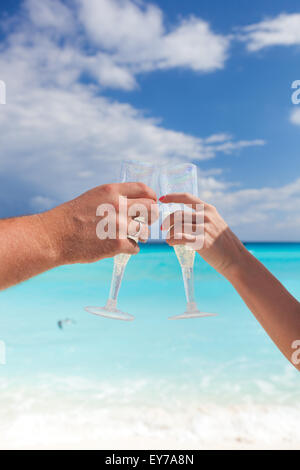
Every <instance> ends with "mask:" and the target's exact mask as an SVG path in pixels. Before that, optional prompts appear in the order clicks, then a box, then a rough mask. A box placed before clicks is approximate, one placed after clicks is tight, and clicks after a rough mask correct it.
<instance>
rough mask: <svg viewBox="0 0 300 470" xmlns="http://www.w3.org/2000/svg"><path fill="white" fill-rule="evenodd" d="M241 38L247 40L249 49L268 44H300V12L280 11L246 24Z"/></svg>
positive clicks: (267, 45) (268, 45) (263, 46)
mask: <svg viewBox="0 0 300 470" xmlns="http://www.w3.org/2000/svg"><path fill="white" fill-rule="evenodd" d="M241 39H242V40H244V41H246V42H247V48H248V49H249V51H258V50H260V49H263V48H265V47H270V46H293V45H300V13H292V14H286V13H282V14H280V15H278V16H276V17H275V18H268V19H265V20H263V21H261V22H259V23H255V24H252V25H249V26H246V27H245V28H243V30H242V34H241Z"/></svg>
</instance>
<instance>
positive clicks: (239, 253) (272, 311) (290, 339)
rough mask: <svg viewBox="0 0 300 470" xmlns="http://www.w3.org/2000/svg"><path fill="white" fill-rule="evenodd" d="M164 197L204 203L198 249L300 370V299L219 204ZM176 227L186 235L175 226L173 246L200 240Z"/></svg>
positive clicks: (169, 224) (170, 221)
mask: <svg viewBox="0 0 300 470" xmlns="http://www.w3.org/2000/svg"><path fill="white" fill-rule="evenodd" d="M161 201H162V202H163V203H171V202H177V203H184V204H192V205H194V206H193V207H194V208H196V205H197V204H203V205H204V214H205V217H204V222H205V224H204V244H203V246H202V248H200V249H199V250H197V251H198V253H199V254H200V255H201V256H202V258H203V259H204V260H205V261H207V262H208V263H209V264H210V265H211V266H212V267H213V268H215V269H216V270H217V271H218V272H219V273H220V274H222V275H223V276H224V277H225V278H226V279H228V281H229V282H230V283H231V284H232V285H233V286H234V288H235V289H236V290H237V292H238V293H239V295H240V296H241V297H242V299H243V300H244V302H245V303H246V304H247V306H248V307H249V309H250V310H251V312H252V313H253V314H254V315H255V317H256V318H257V320H258V321H259V322H260V324H261V325H262V326H263V328H264V329H265V330H266V332H267V333H268V335H269V336H270V337H271V338H272V340H273V341H274V343H275V344H276V345H277V346H278V348H279V349H280V350H281V351H282V353H283V354H284V355H285V356H286V357H287V359H288V360H289V361H291V362H292V363H293V365H294V366H295V367H297V368H298V369H299V370H300V364H295V363H294V361H292V357H293V353H295V349H294V347H295V346H293V345H294V344H295V342H296V341H299V340H300V303H299V302H298V301H297V300H296V299H295V298H294V297H293V296H292V295H291V294H290V293H289V292H288V291H287V290H286V289H285V287H284V286H283V285H282V284H281V283H280V282H279V281H278V280H277V279H276V278H275V277H274V276H273V275H272V274H271V273H270V272H269V271H268V270H267V269H266V268H265V267H264V266H263V265H262V264H261V263H260V262H259V261H258V260H257V259H256V258H255V257H254V256H252V255H251V253H249V251H248V250H247V249H246V248H245V247H244V245H243V244H242V243H241V242H240V240H239V239H238V238H237V237H236V236H235V235H234V233H233V232H232V231H231V230H230V228H229V227H228V225H227V224H226V222H225V221H224V220H223V219H222V217H221V216H220V215H219V214H218V212H217V210H216V208H215V207H213V206H211V205H210V204H205V203H204V202H203V201H201V200H200V199H198V198H196V197H195V196H192V195H188V194H169V195H167V196H164V197H163V198H162V199H161ZM193 220H194V227H193V231H194V233H195V232H196V226H197V223H198V222H197V220H196V217H194V219H193ZM173 222H174V217H173V218H172V217H169V218H168V219H166V220H165V221H164V222H163V229H164V230H168V228H169V227H172V224H173ZM176 230H177V236H178V234H179V231H180V230H181V234H182V236H183V238H181V239H176V238H175V229H174V227H173V228H171V230H170V238H169V239H168V240H167V242H168V243H169V244H170V245H171V246H174V245H176V244H183V243H193V242H194V241H196V237H194V239H193V236H192V235H191V234H185V233H184V231H185V227H184V226H181V227H179V228H177V229H176ZM198 233H201V230H198ZM298 346H299V343H298ZM299 355H300V354H299ZM297 362H298V361H297Z"/></svg>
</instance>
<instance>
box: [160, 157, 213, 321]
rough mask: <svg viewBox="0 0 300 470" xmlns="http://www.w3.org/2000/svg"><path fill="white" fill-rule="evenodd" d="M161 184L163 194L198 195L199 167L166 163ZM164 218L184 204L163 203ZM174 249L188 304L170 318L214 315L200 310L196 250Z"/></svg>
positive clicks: (186, 247) (161, 173) (176, 246)
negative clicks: (197, 295)
mask: <svg viewBox="0 0 300 470" xmlns="http://www.w3.org/2000/svg"><path fill="white" fill-rule="evenodd" d="M159 186H160V193H161V195H166V194H170V193H175V192H176V193H186V192H187V193H191V194H193V195H194V196H198V179H197V167H196V165H193V164H192V163H184V164H179V165H175V166H167V165H165V166H164V167H163V168H162V169H161V172H160V177H159ZM161 207H162V213H163V219H164V218H165V217H167V216H168V215H170V214H172V213H173V212H175V211H177V210H183V208H184V207H183V204H177V203H176V204H175V203H171V204H162V205H161ZM174 250H175V253H176V256H177V259H178V261H179V264H180V266H181V271H182V277H183V282H184V289H185V295H186V300H187V305H186V309H185V312H184V313H183V314H181V315H174V316H172V317H169V320H179V319H185V318H201V317H212V316H215V314H214V313H205V312H201V311H200V310H198V307H197V304H196V300H195V294H194V260H195V250H193V248H191V247H190V246H187V245H175V246H174Z"/></svg>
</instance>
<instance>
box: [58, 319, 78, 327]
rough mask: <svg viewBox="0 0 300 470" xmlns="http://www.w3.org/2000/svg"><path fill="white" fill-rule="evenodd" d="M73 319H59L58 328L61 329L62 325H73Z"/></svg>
mask: <svg viewBox="0 0 300 470" xmlns="http://www.w3.org/2000/svg"><path fill="white" fill-rule="evenodd" d="M75 323H76V322H75V321H74V320H72V318H65V319H64V320H59V321H58V322H57V326H58V328H60V329H61V330H62V329H63V327H64V325H75Z"/></svg>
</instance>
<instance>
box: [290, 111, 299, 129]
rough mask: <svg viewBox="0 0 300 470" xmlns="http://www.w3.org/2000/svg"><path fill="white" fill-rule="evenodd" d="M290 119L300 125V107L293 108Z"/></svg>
mask: <svg viewBox="0 0 300 470" xmlns="http://www.w3.org/2000/svg"><path fill="white" fill-rule="evenodd" d="M290 121H291V123H292V124H295V125H296V126H300V107H298V108H295V109H293V111H292V112H291V115H290Z"/></svg>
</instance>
